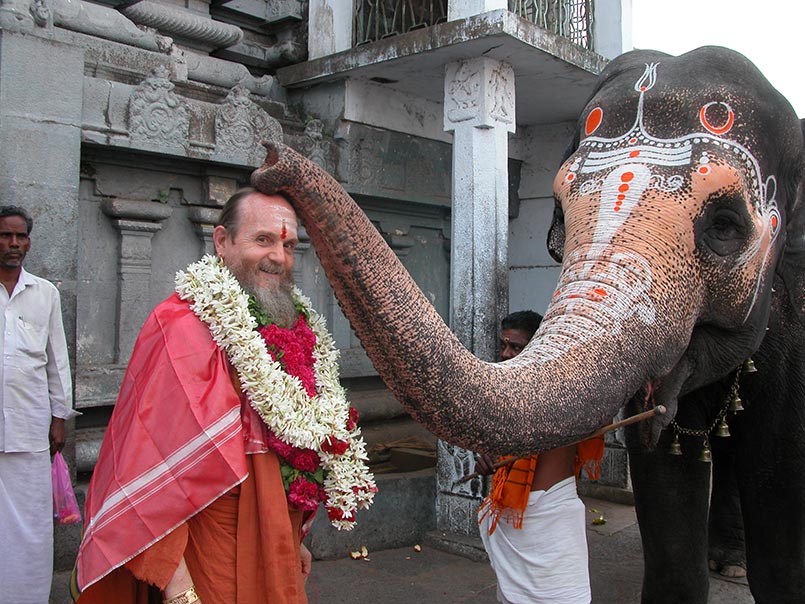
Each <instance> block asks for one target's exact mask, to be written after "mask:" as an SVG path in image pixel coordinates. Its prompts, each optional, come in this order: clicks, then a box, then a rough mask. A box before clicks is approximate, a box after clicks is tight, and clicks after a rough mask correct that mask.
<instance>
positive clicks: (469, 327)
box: [437, 58, 515, 535]
mask: <svg viewBox="0 0 805 604" xmlns="http://www.w3.org/2000/svg"><path fill="white" fill-rule="evenodd" d="M444 122H445V130H448V131H450V130H452V131H453V135H454V138H453V189H452V194H453V200H452V238H451V241H452V244H451V254H450V257H451V267H450V326H451V328H452V329H453V331H454V332H455V334H456V336H457V337H458V338H459V340H461V342H462V343H463V344H464V345H465V346H466V347H467V348H469V349H470V350H471V351H472V352H473V353H475V354H476V355H477V356H478V357H480V358H482V359H484V360H487V361H491V360H494V355H495V341H496V335H497V331H498V324H499V322H500V319H501V318H502V316H503V315H504V314H505V312H506V310H507V308H508V264H507V253H506V248H507V241H508V228H509V223H508V134H509V133H510V132H513V131H514V127H515V121H514V72H513V70H512V68H511V66H509V65H508V64H506V63H502V62H499V61H495V60H492V59H487V58H479V59H471V60H468V61H459V62H456V63H451V64H450V65H448V66H447V71H446V77H445V102H444ZM474 465H475V463H474V458H473V455H472V453H470V452H468V451H464V450H462V449H458V448H456V447H452V446H451V445H447V444H446V443H439V463H438V478H437V506H438V508H437V509H438V515H437V526H438V528H439V530H442V531H447V532H451V533H457V534H461V535H477V532H478V528H477V522H476V519H475V510H476V509H477V507H478V504H479V502H480V497H481V496H482V494H483V493H482V491H483V482H482V481H480V480H477V481H472V482H469V483H463V484H461V485H456V481H457V479H459V478H461V476H463V475H464V474H466V473H468V472H471V471H473V469H474Z"/></svg>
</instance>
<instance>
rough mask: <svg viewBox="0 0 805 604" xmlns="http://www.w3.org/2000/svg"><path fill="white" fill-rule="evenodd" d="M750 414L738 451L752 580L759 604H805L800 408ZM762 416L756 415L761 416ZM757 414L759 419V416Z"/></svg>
mask: <svg viewBox="0 0 805 604" xmlns="http://www.w3.org/2000/svg"><path fill="white" fill-rule="evenodd" d="M775 404H776V402H773V401H757V402H755V404H754V405H752V407H751V408H748V409H747V411H745V412H744V413H746V414H747V415H746V417H745V418H742V419H744V420H745V422H744V425H743V427H744V428H745V430H744V431H743V433H742V434H741V435H740V441H739V447H740V448H739V449H738V450H737V451H736V461H737V464H736V472H737V476H738V485H739V489H740V493H741V507H742V509H743V518H744V529H745V534H746V561H747V579H748V580H749V587H750V589H751V590H752V596H753V597H754V598H755V602H757V604H794V603H797V604H802V602H805V554H804V553H803V552H805V475H803V467H805V438H803V431H802V426H803V418H802V410H801V409H798V408H797V407H799V404H791V405H790V406H788V407H786V408H784V409H783V408H775V409H771V408H770V406H772V405H775ZM756 411H757V412H756ZM755 412H756V413H755Z"/></svg>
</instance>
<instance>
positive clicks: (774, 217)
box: [771, 216, 778, 231]
mask: <svg viewBox="0 0 805 604" xmlns="http://www.w3.org/2000/svg"><path fill="white" fill-rule="evenodd" d="M777 224H778V221H777V216H772V217H771V228H773V229H774V230H775V231H776V230H777Z"/></svg>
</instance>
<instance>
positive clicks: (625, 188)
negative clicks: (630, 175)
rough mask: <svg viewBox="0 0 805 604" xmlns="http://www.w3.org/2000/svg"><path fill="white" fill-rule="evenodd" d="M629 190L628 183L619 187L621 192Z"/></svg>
mask: <svg viewBox="0 0 805 604" xmlns="http://www.w3.org/2000/svg"><path fill="white" fill-rule="evenodd" d="M628 190H629V185H627V184H623V185H621V186H619V187H618V191H620V192H621V193H626V191H628Z"/></svg>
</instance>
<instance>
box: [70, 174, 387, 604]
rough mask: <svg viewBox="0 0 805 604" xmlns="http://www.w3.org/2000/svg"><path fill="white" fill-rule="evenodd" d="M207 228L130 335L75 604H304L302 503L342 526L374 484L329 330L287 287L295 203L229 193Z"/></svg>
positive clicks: (95, 484)
mask: <svg viewBox="0 0 805 604" xmlns="http://www.w3.org/2000/svg"><path fill="white" fill-rule="evenodd" d="M213 241H214V243H215V251H216V253H217V256H218V257H217V258H213V257H210V256H207V257H205V258H203V259H202V260H201V261H200V262H197V263H195V264H193V265H191V266H190V267H188V269H187V270H186V271H185V272H180V273H179V274H178V275H177V287H176V293H174V295H172V296H171V297H170V298H168V299H167V300H165V301H164V302H162V303H161V304H159V305H158V306H157V307H156V308H155V309H154V311H153V313H152V314H151V316H150V317H149V318H148V320H147V321H146V323H145V325H144V326H143V328H142V331H141V332H140V335H139V337H138V340H137V343H136V344H135V347H134V352H133V354H132V358H131V361H130V363H129V366H128V369H127V372H126V375H125V377H124V379H123V384H122V386H121V389H120V394H119V396H118V399H117V403H116V404H115V409H114V412H113V414H112V418H111V420H110V423H109V427H108V429H107V432H106V436H105V437H104V442H103V444H102V446H101V451H100V454H99V457H98V462H97V464H96V466H95V471H94V473H93V476H92V482H91V484H90V489H89V493H88V495H87V503H86V525H85V534H84V538H83V540H82V543H81V546H80V548H79V554H78V559H77V562H76V572H75V573H74V581H73V584H74V585H73V587H74V592H75V593H74V595H75V596H76V597H77V596H78V593H79V591H80V598H79V600H78V601H79V603H80V604H92V603H96V602H97V603H101V602H103V603H108V602H112V601H114V602H116V603H120V604H128V603H133V602H137V603H145V602H148V601H158V599H161V600H164V602H165V603H166V604H191V603H193V602H204V603H206V604H218V603H220V604H231V603H235V604H269V603H270V604H304V603H305V602H307V597H306V595H305V590H304V581H305V579H306V577H307V575H308V574H309V572H310V565H311V555H310V552H308V551H307V549H306V548H305V546H304V545H303V544H302V543H301V541H302V537H303V536H304V533H305V530H306V529H305V527H306V526H308V525H309V521H310V520H311V519H312V514H313V513H314V512H315V510H316V509H317V507H318V506H319V504H320V503H321V504H324V505H325V506H326V508H327V513H328V515H329V517H330V519H331V521H332V523H333V524H334V525H335V526H336V527H337V528H351V526H352V524H353V523H354V512H355V510H356V509H357V508H359V507H366V506H368V505H369V504H370V503H371V500H372V497H373V494H374V492H375V491H376V488H375V485H374V481H373V479H372V476H371V474H369V473H368V470H367V468H366V466H365V465H364V463H363V460H365V459H366V454H365V451H364V445H363V441H362V440H361V439H360V437H359V435H360V430H359V429H358V427H357V416H356V414H355V412H354V409H352V408H350V407H349V404H348V403H347V402H346V399H345V397H344V391H343V389H342V388H341V386H340V385H339V383H338V377H337V367H336V358H337V354H336V350H335V348H334V345H333V342H332V339H331V338H330V336H329V334H327V332H326V329H325V328H324V325H323V321H322V320H321V318H320V317H318V315H316V313H315V312H314V311H313V310H312V309H311V308H310V307H309V302H308V301H307V300H306V299H305V298H304V297H303V296H302V295H301V294H300V293H299V292H298V291H297V290H296V289H295V288H294V287H293V282H292V270H293V264H294V248H295V246H296V244H297V242H298V238H297V219H296V214H295V213H294V210H293V208H292V207H291V206H290V205H289V204H288V202H287V201H286V200H285V199H284V198H283V197H281V196H277V195H271V196H268V195H264V194H262V193H259V192H258V191H256V190H254V189H244V190H241V191H239V192H238V193H236V194H235V195H233V196H232V198H231V199H230V200H229V201H227V203H226V205H225V206H224V208H223V210H222V212H221V217H220V220H219V224H218V226H216V228H215V231H214V234H213ZM157 592H161V594H159V593H157ZM149 597H150V598H151V599H150V600H149ZM157 598H158V599H157Z"/></svg>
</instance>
